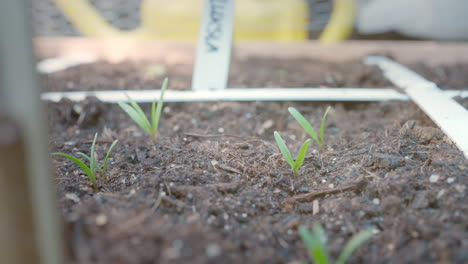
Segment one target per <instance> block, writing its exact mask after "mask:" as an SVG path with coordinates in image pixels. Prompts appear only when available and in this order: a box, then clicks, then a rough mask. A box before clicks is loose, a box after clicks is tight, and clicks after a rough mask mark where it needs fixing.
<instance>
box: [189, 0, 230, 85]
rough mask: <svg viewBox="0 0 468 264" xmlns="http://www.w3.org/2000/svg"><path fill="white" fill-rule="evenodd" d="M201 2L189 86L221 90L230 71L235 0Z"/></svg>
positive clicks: (206, 0) (207, 0)
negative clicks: (200, 16) (202, 5)
mask: <svg viewBox="0 0 468 264" xmlns="http://www.w3.org/2000/svg"><path fill="white" fill-rule="evenodd" d="M204 2H205V3H204V7H203V14H202V21H201V25H200V34H199V38H198V44H197V53H196V54H197V57H196V60H195V69H194V71H193V79H192V90H223V89H225V88H226V85H227V80H228V75H229V64H230V60H231V47H232V37H233V31H234V11H235V0H224V1H212V0H205V1H204Z"/></svg>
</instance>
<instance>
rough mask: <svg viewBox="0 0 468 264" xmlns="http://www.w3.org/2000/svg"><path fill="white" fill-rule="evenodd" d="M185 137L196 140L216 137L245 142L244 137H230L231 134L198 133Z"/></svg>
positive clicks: (188, 134)
mask: <svg viewBox="0 0 468 264" xmlns="http://www.w3.org/2000/svg"><path fill="white" fill-rule="evenodd" d="M184 135H186V136H189V137H194V138H216V137H232V138H238V139H242V140H244V138H243V137H240V136H236V135H230V134H197V133H184Z"/></svg>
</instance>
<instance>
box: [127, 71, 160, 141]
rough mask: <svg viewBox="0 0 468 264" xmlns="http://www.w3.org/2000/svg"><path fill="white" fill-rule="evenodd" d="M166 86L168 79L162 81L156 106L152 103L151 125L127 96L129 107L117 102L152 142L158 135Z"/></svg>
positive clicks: (138, 107) (133, 101)
mask: <svg viewBox="0 0 468 264" xmlns="http://www.w3.org/2000/svg"><path fill="white" fill-rule="evenodd" d="M167 85H168V79H167V78H166V79H164V82H163V84H162V87H161V94H160V96H159V101H158V103H157V104H156V101H153V103H152V104H151V123H150V121H149V120H148V118H147V117H146V115H145V113H144V112H143V110H142V109H141V107H140V106H139V105H138V104H137V103H136V102H135V100H133V99H132V98H130V97H129V96H128V95H127V98H128V101H129V102H130V105H128V104H126V103H123V102H119V103H118V104H119V106H120V108H122V110H124V111H125V112H126V113H127V114H128V115H129V116H130V118H131V119H132V120H133V121H135V123H137V125H138V126H140V127H141V128H142V129H143V130H145V131H146V132H147V133H148V134H149V135H150V136H151V137H152V140H153V141H155V140H156V137H157V135H158V128H159V119H160V117H161V111H162V107H163V104H164V100H163V99H164V92H165V90H166V88H167Z"/></svg>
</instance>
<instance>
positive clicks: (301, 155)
mask: <svg viewBox="0 0 468 264" xmlns="http://www.w3.org/2000/svg"><path fill="white" fill-rule="evenodd" d="M309 144H310V139H308V140H306V141H305V142H304V144H302V147H301V149H300V150H299V153H298V154H297V157H296V162H295V164H294V168H293V170H294V171H296V174H297V173H298V171H299V168H301V166H302V163H304V159H305V156H306V154H307V149H308V148H309Z"/></svg>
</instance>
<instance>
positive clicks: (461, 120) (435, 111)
mask: <svg viewBox="0 0 468 264" xmlns="http://www.w3.org/2000/svg"><path fill="white" fill-rule="evenodd" d="M365 63H366V64H369V65H376V66H378V67H380V68H381V69H382V71H383V72H384V75H385V77H387V78H388V79H389V80H390V81H391V82H393V84H395V85H396V86H398V87H400V88H401V89H403V90H404V91H405V92H406V94H407V95H408V96H409V97H410V98H411V100H413V101H414V102H415V103H416V104H417V105H418V106H419V107H420V108H421V109H422V110H423V111H424V112H425V113H426V114H427V115H428V116H429V117H430V118H431V119H432V120H433V121H434V122H435V123H436V124H437V125H438V126H439V127H440V128H441V129H442V130H443V131H444V132H445V134H446V135H447V136H448V137H450V138H451V139H452V141H453V142H454V143H455V144H456V145H457V146H458V148H459V149H460V150H461V151H462V152H463V153H464V155H465V157H466V158H468V111H467V110H466V109H465V108H464V107H463V106H461V105H460V104H458V103H457V102H456V101H455V100H454V99H453V98H451V97H450V96H449V95H448V94H446V93H445V92H444V91H442V90H441V89H439V87H437V85H436V84H435V83H433V82H431V81H428V80H426V79H424V78H423V77H421V76H420V75H418V74H416V73H415V72H413V71H411V70H409V69H408V68H406V67H404V66H402V65H401V64H399V63H397V62H395V61H392V60H390V59H388V58H386V57H383V56H369V57H367V58H366V59H365Z"/></svg>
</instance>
